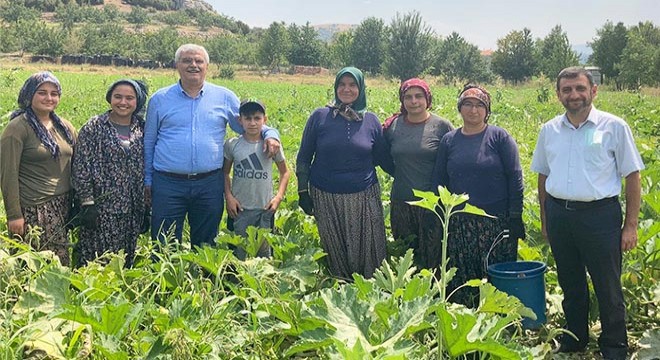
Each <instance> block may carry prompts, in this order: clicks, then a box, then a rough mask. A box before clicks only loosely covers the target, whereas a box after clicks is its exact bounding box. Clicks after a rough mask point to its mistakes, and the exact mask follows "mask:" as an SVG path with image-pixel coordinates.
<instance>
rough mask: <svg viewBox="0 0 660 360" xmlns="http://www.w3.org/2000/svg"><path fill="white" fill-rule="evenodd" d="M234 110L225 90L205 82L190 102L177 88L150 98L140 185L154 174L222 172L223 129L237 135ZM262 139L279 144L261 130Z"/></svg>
mask: <svg viewBox="0 0 660 360" xmlns="http://www.w3.org/2000/svg"><path fill="white" fill-rule="evenodd" d="M238 107H239V101H238V98H237V97H236V95H235V94H234V93H233V92H232V91H231V90H229V89H227V88H224V87H222V86H218V85H215V84H211V83H208V82H205V83H204V86H203V87H202V90H201V91H200V93H199V95H198V96H197V97H195V98H192V97H190V96H189V95H188V94H186V92H185V91H184V90H183V88H182V87H181V84H180V82H177V83H176V84H174V85H171V86H168V87H165V88H162V89H160V90H158V91H157V92H156V93H154V95H153V96H152V97H151V99H150V100H149V106H148V108H147V122H146V126H145V131H144V162H145V178H144V183H145V185H146V186H151V180H152V176H153V173H154V171H164V172H171V173H177V174H196V173H205V172H209V171H213V170H216V169H220V168H222V163H223V160H224V156H223V144H224V139H225V134H226V128H227V124H229V126H230V127H231V128H232V130H234V131H235V132H237V133H239V134H242V133H243V128H242V127H241V125H240V124H239V122H238ZM262 135H263V137H264V138H265V139H267V138H275V139H278V140H279V134H278V133H277V131H276V130H274V129H271V128H269V127H266V126H264V132H263V134H262Z"/></svg>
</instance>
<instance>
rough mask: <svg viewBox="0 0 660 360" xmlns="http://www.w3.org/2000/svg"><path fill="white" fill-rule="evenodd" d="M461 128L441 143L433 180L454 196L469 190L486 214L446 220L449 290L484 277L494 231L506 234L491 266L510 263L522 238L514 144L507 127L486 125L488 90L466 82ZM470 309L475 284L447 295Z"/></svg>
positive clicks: (460, 108)
mask: <svg viewBox="0 0 660 360" xmlns="http://www.w3.org/2000/svg"><path fill="white" fill-rule="evenodd" d="M457 105H458V111H459V112H460V114H461V117H462V118H463V126H462V127H460V128H458V129H456V130H454V131H451V132H449V133H447V134H446V135H445V136H443V137H442V140H441V141H440V147H439V148H438V157H437V160H436V165H435V169H434V172H433V174H434V175H433V179H434V182H435V185H436V186H437V185H442V186H444V187H446V188H447V189H448V190H449V191H451V192H452V193H454V194H468V195H469V197H470V199H469V200H468V202H469V203H470V204H472V205H474V206H477V207H479V208H481V209H483V210H484V211H486V213H488V214H490V215H494V216H496V218H489V217H483V216H477V215H470V214H457V215H456V216H455V217H454V218H452V220H451V221H450V229H449V239H448V241H449V242H448V243H447V251H448V256H449V258H450V263H449V266H452V267H456V268H457V269H458V271H457V272H456V275H455V277H454V278H453V279H452V281H451V282H450V283H449V290H450V291H451V290H453V289H455V288H456V287H458V286H460V285H463V284H464V283H465V282H466V281H467V280H470V279H481V278H484V277H485V276H486V269H485V260H486V256H487V255H488V251H489V249H490V248H491V246H492V245H493V242H494V241H495V240H496V239H497V238H498V235H500V233H502V231H503V230H505V229H508V230H509V232H510V236H509V237H508V238H505V239H504V240H503V241H502V242H501V243H499V244H498V245H496V246H495V247H494V248H493V251H492V253H491V254H490V257H489V258H488V261H489V263H490V264H493V263H499V262H505V261H515V260H516V258H517V249H518V238H523V239H524V238H525V229H524V227H523V223H522V218H521V214H522V200H523V179H522V169H521V167H520V159H519V157H518V147H517V145H516V142H515V141H514V140H513V138H512V137H511V135H509V134H508V133H507V132H506V130H504V129H502V128H500V127H497V126H494V125H490V124H488V118H489V117H490V94H488V91H486V89H484V88H482V87H480V86H477V85H473V84H468V85H466V86H465V87H464V88H463V91H461V93H460V95H459V97H458V102H457ZM450 300H452V301H453V302H458V303H462V304H465V305H467V306H470V307H475V306H477V304H478V301H479V291H478V289H477V288H462V289H460V290H459V291H458V292H456V294H455V295H454V296H453V297H452V298H451V299H450Z"/></svg>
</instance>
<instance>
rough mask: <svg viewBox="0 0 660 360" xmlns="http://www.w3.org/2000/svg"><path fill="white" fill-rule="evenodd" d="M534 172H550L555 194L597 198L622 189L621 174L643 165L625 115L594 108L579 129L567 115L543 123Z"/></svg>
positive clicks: (548, 186) (548, 183) (550, 190)
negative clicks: (622, 117) (624, 117)
mask: <svg viewBox="0 0 660 360" xmlns="http://www.w3.org/2000/svg"><path fill="white" fill-rule="evenodd" d="M531 168H532V171H534V172H536V173H539V174H543V175H546V176H547V177H548V178H547V180H546V183H545V187H546V191H547V192H548V194H550V195H552V196H553V197H556V198H559V199H565V200H574V201H595V200H600V199H604V198H608V197H612V196H617V195H619V194H620V193H621V178H624V177H626V176H628V175H629V174H631V173H633V172H635V171H639V170H642V169H644V163H643V162H642V159H641V157H640V155H639V152H638V151H637V148H636V147H635V142H634V140H633V136H632V132H631V131H630V127H629V126H628V124H627V123H626V122H625V121H624V120H623V119H621V118H619V117H616V116H614V115H612V114H609V113H606V112H604V111H600V110H597V109H596V108H595V107H592V108H591V111H590V112H589V116H588V117H587V120H586V121H584V122H583V123H581V124H580V126H579V127H578V128H577V129H576V128H575V127H574V126H573V125H572V124H571V123H570V122H569V120H568V118H567V117H566V114H564V115H560V116H557V117H555V118H554V119H552V120H550V121H548V122H547V123H545V124H544V125H543V127H542V128H541V132H540V134H539V138H538V141H537V143H536V149H535V150H534V156H533V158H532V167H531Z"/></svg>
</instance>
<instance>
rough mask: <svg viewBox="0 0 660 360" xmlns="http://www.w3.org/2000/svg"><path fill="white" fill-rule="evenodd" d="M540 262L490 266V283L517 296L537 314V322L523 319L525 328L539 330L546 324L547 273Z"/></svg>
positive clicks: (517, 262) (512, 262)
mask: <svg viewBox="0 0 660 360" xmlns="http://www.w3.org/2000/svg"><path fill="white" fill-rule="evenodd" d="M546 268H547V266H546V265H545V264H544V263H542V262H540V261H511V262H504V263H499V264H492V265H489V266H488V270H487V272H488V276H489V278H490V282H491V283H492V284H493V286H495V287H496V288H497V289H498V290H501V291H503V292H505V293H507V294H509V295H511V296H515V297H517V298H518V299H520V301H521V302H522V303H523V304H524V305H525V306H527V307H528V308H530V309H532V310H533V311H534V314H536V320H532V319H530V318H524V319H523V322H522V324H523V328H525V329H538V328H540V327H541V325H542V324H545V322H546V317H545V279H544V277H543V274H544V273H545V270H546Z"/></svg>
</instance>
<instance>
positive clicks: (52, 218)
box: [21, 193, 71, 266]
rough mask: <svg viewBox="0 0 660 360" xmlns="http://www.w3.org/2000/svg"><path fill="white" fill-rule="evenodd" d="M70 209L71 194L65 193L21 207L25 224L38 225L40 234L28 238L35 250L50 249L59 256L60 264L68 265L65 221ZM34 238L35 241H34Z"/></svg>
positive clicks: (67, 234) (67, 241)
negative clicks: (35, 237) (34, 237)
mask: <svg viewBox="0 0 660 360" xmlns="http://www.w3.org/2000/svg"><path fill="white" fill-rule="evenodd" d="M70 209H71V194H70V193H65V194H62V195H58V196H55V197H53V198H52V199H50V200H48V201H46V202H45V203H42V204H39V205H36V206H28V207H24V208H21V210H22V212H23V218H24V219H25V225H26V226H39V227H40V228H41V231H42V232H41V236H39V238H38V239H28V238H26V239H25V240H26V241H31V246H32V248H34V249H35V250H37V251H42V250H50V251H52V252H54V253H55V255H57V256H58V257H59V258H60V262H61V263H62V265H65V266H69V264H70V263H71V257H70V256H69V247H70V244H69V232H68V230H67V229H66V226H65V225H66V222H67V221H68V219H69V211H70ZM35 240H36V241H37V242H36V243H35Z"/></svg>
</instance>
